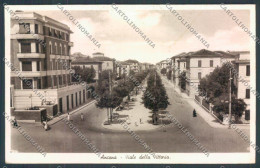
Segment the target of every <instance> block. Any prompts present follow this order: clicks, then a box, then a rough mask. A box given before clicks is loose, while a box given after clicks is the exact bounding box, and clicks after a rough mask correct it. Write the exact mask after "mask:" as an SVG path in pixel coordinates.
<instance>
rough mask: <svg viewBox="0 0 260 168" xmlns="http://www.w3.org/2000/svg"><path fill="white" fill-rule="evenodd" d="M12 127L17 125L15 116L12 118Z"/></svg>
mask: <svg viewBox="0 0 260 168" xmlns="http://www.w3.org/2000/svg"><path fill="white" fill-rule="evenodd" d="M13 127H18V124H17V121H16V118H15V117H14V120H13Z"/></svg>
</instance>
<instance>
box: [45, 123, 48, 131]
mask: <svg viewBox="0 0 260 168" xmlns="http://www.w3.org/2000/svg"><path fill="white" fill-rule="evenodd" d="M44 130H45V131H47V130H48V124H47V121H45V122H44Z"/></svg>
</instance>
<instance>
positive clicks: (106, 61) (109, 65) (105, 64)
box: [92, 52, 116, 72]
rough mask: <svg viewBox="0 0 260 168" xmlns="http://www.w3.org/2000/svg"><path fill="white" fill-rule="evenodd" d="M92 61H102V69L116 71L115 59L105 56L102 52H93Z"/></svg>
mask: <svg viewBox="0 0 260 168" xmlns="http://www.w3.org/2000/svg"><path fill="white" fill-rule="evenodd" d="M92 60H93V61H97V62H102V71H104V70H111V71H112V72H115V71H116V65H115V60H114V59H112V58H109V57H106V56H105V55H104V54H103V53H100V52H97V53H93V58H92Z"/></svg>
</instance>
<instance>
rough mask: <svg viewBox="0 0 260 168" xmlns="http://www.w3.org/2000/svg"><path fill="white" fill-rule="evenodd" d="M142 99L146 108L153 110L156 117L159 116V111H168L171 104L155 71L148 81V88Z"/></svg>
mask: <svg viewBox="0 0 260 168" xmlns="http://www.w3.org/2000/svg"><path fill="white" fill-rule="evenodd" d="M142 99H143V103H144V106H145V107H146V108H148V109H150V110H152V111H153V113H154V115H157V112H158V110H159V109H161V110H163V109H166V108H167V107H168V105H169V104H170V103H169V101H168V96H167V93H166V90H165V87H164V85H163V84H162V80H161V78H160V76H159V75H158V74H157V73H156V72H155V71H153V72H152V73H151V74H150V76H149V78H148V80H147V88H146V91H145V93H144V95H143V97H142Z"/></svg>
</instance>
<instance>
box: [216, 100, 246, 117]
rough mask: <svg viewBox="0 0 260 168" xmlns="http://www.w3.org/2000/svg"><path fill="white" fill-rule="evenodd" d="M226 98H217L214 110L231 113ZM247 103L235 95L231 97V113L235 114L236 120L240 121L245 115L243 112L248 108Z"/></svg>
mask: <svg viewBox="0 0 260 168" xmlns="http://www.w3.org/2000/svg"><path fill="white" fill-rule="evenodd" d="M225 100H226V99H225V98H223V99H220V98H219V99H215V102H214V107H213V110H214V111H216V112H218V113H220V112H224V113H225V114H228V113H229V108H228V103H227V102H226V101H225ZM246 106H247V105H246V103H245V102H244V100H243V99H236V97H235V96H234V95H233V96H232V99H231V114H233V115H235V120H236V122H239V119H240V118H241V116H242V115H243V112H244V111H245V110H246Z"/></svg>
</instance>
